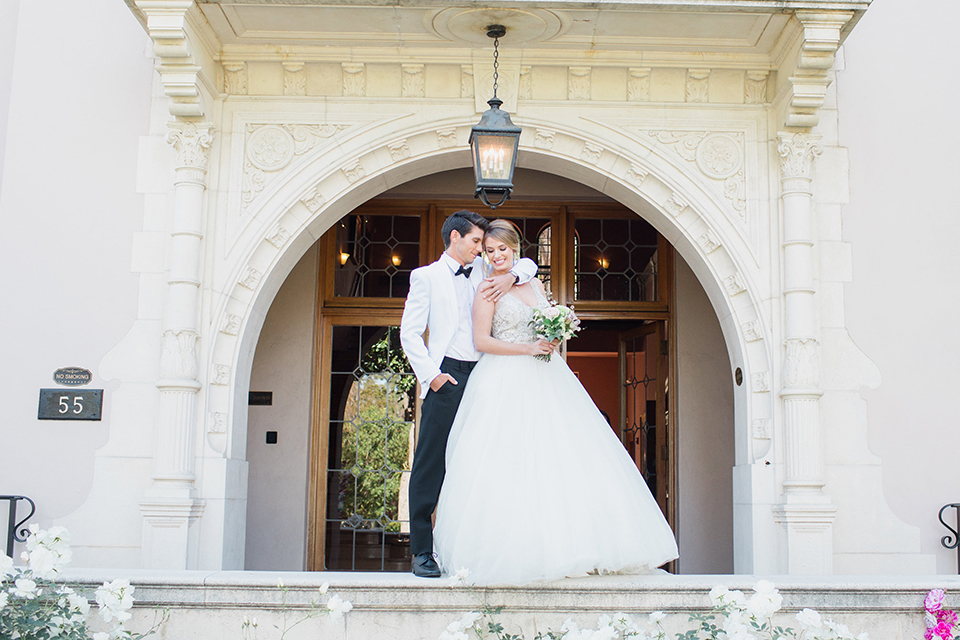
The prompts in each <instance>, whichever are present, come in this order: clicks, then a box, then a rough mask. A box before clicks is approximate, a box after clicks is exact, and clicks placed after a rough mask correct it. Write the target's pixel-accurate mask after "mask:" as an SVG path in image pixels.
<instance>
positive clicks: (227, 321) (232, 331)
mask: <svg viewBox="0 0 960 640" xmlns="http://www.w3.org/2000/svg"><path fill="white" fill-rule="evenodd" d="M241 322H243V318H241V317H240V316H238V315H236V314H234V313H228V314H227V315H226V316H225V317H224V318H223V323H222V324H221V325H220V331H221V332H222V333H225V334H227V335H228V336H235V335H237V334H239V333H240V323H241Z"/></svg>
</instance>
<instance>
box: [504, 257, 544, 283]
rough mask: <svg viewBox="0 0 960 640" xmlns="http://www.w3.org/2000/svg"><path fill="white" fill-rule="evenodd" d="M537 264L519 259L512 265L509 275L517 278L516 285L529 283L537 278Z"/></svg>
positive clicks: (527, 259) (526, 259)
mask: <svg viewBox="0 0 960 640" xmlns="http://www.w3.org/2000/svg"><path fill="white" fill-rule="evenodd" d="M537 270H538V267H537V263H536V262H534V261H533V260H531V259H530V258H520V259H519V260H517V261H516V263H514V265H513V268H512V269H510V273H512V274H513V275H515V276H517V277H518V278H519V280H517V284H524V283H527V282H530V281H531V280H533V279H534V278H535V277H536V276H537Z"/></svg>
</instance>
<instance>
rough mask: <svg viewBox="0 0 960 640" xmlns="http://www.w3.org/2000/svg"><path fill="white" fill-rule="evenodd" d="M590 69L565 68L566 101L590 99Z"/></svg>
mask: <svg viewBox="0 0 960 640" xmlns="http://www.w3.org/2000/svg"><path fill="white" fill-rule="evenodd" d="M591 72H592V69H591V68H590V67H569V68H567V99H568V100H589V99H590V75H591Z"/></svg>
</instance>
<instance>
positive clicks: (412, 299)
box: [400, 256, 537, 398]
mask: <svg viewBox="0 0 960 640" xmlns="http://www.w3.org/2000/svg"><path fill="white" fill-rule="evenodd" d="M511 271H512V272H513V273H514V274H516V275H517V276H519V277H520V282H521V284H522V283H524V282H528V281H530V280H531V279H532V278H533V277H534V276H536V275H537V263H535V262H534V261H533V260H531V259H529V258H521V259H520V260H518V261H517V262H516V264H514V265H513V269H511ZM454 277H457V276H454V275H453V272H452V271H450V267H448V266H447V265H446V264H444V263H443V262H442V261H440V260H437V261H436V262H434V263H432V264H428V265H427V266H425V267H420V268H418V269H414V270H413V271H412V272H411V273H410V292H409V293H408V294H407V301H406V303H405V304H404V307H403V318H402V319H401V320H400V344H401V345H403V351H404V353H406V354H407V360H409V361H410V366H412V367H413V372H414V373H415V374H416V376H417V380H419V381H420V397H421V398H424V397H426V395H427V392H428V391H429V390H430V381H432V380H433V379H434V378H436V377H437V376H438V375H440V363H441V362H442V361H443V358H444V356H445V355H446V354H447V348H448V347H449V346H450V342H451V341H452V340H453V336H454V335H455V334H456V333H457V328H458V325H459V324H460V309H459V307H458V305H457V292H456V290H455V289H454V288H453V278H454ZM482 280H483V258H481V257H479V256H478V257H477V258H476V260H474V261H473V271H471V272H470V282H471V283H473V288H474V290H476V288H477V287H478V286H479V285H480V282H481V281H482ZM471 323H472V319H471ZM427 330H429V332H430V333H429V346H428V345H427V343H426V342H425V341H424V339H423V334H424V332H425V331H427Z"/></svg>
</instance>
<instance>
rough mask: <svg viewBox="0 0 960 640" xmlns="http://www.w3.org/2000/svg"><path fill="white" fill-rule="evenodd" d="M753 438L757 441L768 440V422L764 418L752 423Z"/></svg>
mask: <svg viewBox="0 0 960 640" xmlns="http://www.w3.org/2000/svg"><path fill="white" fill-rule="evenodd" d="M753 437H754V438H756V439H757V440H769V439H770V421H769V420H767V419H766V418H761V419H759V420H754V421H753Z"/></svg>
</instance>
